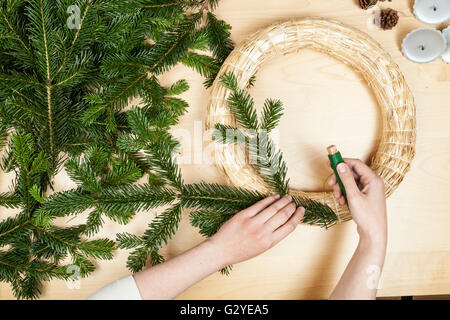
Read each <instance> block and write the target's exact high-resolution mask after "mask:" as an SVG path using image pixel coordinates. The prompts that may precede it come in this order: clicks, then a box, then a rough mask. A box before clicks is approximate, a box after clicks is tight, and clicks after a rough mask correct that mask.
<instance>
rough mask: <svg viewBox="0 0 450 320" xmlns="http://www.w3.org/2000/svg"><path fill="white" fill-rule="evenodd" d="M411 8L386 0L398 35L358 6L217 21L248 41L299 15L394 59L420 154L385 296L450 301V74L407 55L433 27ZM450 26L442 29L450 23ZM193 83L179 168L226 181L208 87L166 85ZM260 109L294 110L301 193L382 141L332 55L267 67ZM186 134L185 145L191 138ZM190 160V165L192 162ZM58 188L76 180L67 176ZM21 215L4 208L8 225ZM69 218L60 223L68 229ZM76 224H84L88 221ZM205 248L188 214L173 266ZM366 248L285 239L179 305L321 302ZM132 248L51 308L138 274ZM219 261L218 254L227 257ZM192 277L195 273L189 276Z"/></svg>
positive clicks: (290, 156) (293, 166)
mask: <svg viewBox="0 0 450 320" xmlns="http://www.w3.org/2000/svg"><path fill="white" fill-rule="evenodd" d="M412 2H413V1H408V0H396V1H393V2H387V1H386V2H379V6H380V7H381V8H384V7H391V8H394V9H397V10H399V12H400V21H399V24H398V26H397V27H396V28H395V29H394V30H392V31H383V30H380V29H378V28H377V27H375V26H374V25H373V24H372V19H373V18H372V15H373V13H370V12H366V11H363V10H361V9H360V8H359V6H358V5H357V3H358V1H357V0H344V1H343V0H328V1H313V0H282V1H273V0H246V1H242V0H222V1H221V4H220V6H219V8H218V9H217V10H216V13H217V15H218V16H219V17H220V18H222V19H225V20H226V21H227V22H228V23H230V24H231V25H232V27H233V31H232V36H233V39H234V40H235V41H236V42H237V43H238V42H239V41H241V40H242V39H244V38H245V37H246V36H248V35H249V34H250V33H253V32H254V31H256V30H258V29H260V28H262V27H265V26H267V25H269V24H272V23H273V22H275V21H282V20H285V19H289V18H292V17H307V16H320V17H328V18H332V19H336V20H338V21H341V22H343V23H345V24H347V25H350V26H353V27H356V28H358V29H360V30H362V31H365V32H367V33H368V34H370V35H371V36H372V37H373V38H374V39H376V40H377V41H378V42H379V43H381V45H382V46H383V47H384V48H385V49H386V50H387V51H388V52H389V53H390V54H391V55H392V57H393V59H394V60H395V61H396V62H397V63H398V64H399V66H400V68H401V70H402V71H403V73H404V75H405V77H406V79H407V81H408V83H409V85H410V87H411V89H412V91H413V93H414V95H415V99H416V107H417V155H416V158H415V159H414V162H413V163H412V168H411V171H410V172H409V173H408V174H407V176H406V178H405V179H404V181H403V182H402V184H401V185H400V187H399V188H398V189H397V190H396V191H395V193H394V194H393V195H392V196H391V197H390V198H389V199H388V201H387V203H388V216H389V244H388V252H387V257H386V263H385V267H384V271H383V276H382V280H381V284H380V289H379V291H378V295H379V296H399V295H434V294H449V293H450V232H449V230H450V65H448V64H445V63H444V62H442V61H441V60H437V61H434V62H432V63H429V64H424V65H418V64H414V63H412V62H409V61H408V60H406V59H405V58H404V57H403V56H402V54H401V50H400V44H401V41H402V39H403V37H404V36H405V35H406V34H407V33H409V32H410V31H411V30H413V29H415V28H418V27H424V26H426V25H424V24H422V23H421V22H419V21H418V20H417V19H416V18H415V17H414V16H413V13H412V9H411V6H412ZM448 24H449V23H448V22H447V24H444V25H441V26H438V27H439V28H440V29H442V27H445V26H448ZM181 78H184V79H186V80H187V81H188V82H189V84H190V86H191V89H190V90H189V91H188V92H187V93H186V94H185V96H184V97H185V99H186V100H187V101H188V102H189V104H190V110H189V112H188V114H187V115H185V116H184V117H183V118H182V121H181V122H180V124H179V125H178V127H176V128H175V129H174V134H175V135H177V136H179V137H180V139H181V141H182V146H183V158H182V160H183V161H182V162H183V163H182V164H181V169H182V173H183V176H184V179H185V181H186V182H189V183H192V182H200V181H201V180H204V181H207V182H219V183H224V182H225V181H224V179H223V178H222V177H221V175H220V173H219V172H218V171H217V170H216V168H215V167H214V165H213V164H212V163H211V161H210V160H208V159H204V158H208V157H207V156H206V155H204V154H206V152H204V149H205V147H206V145H207V141H202V136H201V134H200V133H201V131H202V128H204V119H205V111H206V102H207V97H208V92H207V91H206V90H205V89H204V88H203V87H202V82H203V79H202V78H201V77H200V76H198V75H197V74H196V73H194V72H193V71H191V70H189V69H187V68H185V67H183V66H177V67H175V68H174V69H173V70H172V71H171V72H170V73H168V74H166V75H164V77H163V78H161V81H162V83H163V84H167V85H168V84H171V83H172V82H174V81H175V80H178V79H181ZM251 93H252V94H253V95H254V97H255V100H256V103H257V104H258V105H261V104H262V103H263V101H264V99H265V98H267V97H272V98H279V99H281V100H282V101H283V102H284V105H285V109H286V111H285V116H284V118H283V120H282V122H281V126H280V130H279V137H280V147H281V150H282V151H283V152H284V154H285V157H286V160H287V163H288V167H289V176H290V178H291V181H292V186H293V187H295V188H301V189H303V190H307V191H311V190H323V189H322V188H323V182H324V179H325V178H326V177H327V176H328V175H329V174H330V170H329V169H327V167H326V166H325V163H326V150H325V147H326V146H327V145H329V144H336V145H338V146H339V148H340V149H341V151H342V153H343V155H344V156H347V157H359V158H362V159H364V160H368V159H369V157H370V155H371V153H373V152H374V151H376V146H377V144H378V141H379V136H380V133H381V122H380V115H379V111H378V106H377V103H376V101H375V98H374V96H373V94H372V92H371V90H370V89H369V88H368V86H367V85H366V83H365V82H364V80H363V79H362V77H361V75H359V74H358V73H356V72H354V71H353V70H352V69H350V68H349V67H348V66H346V65H344V64H342V63H340V62H339V61H337V60H335V59H333V58H330V57H328V56H326V55H324V54H321V53H317V52H313V51H309V50H304V51H302V52H300V53H298V54H294V55H289V56H284V57H278V58H275V59H273V60H272V61H270V62H267V63H266V64H265V65H263V66H262V67H261V70H260V71H259V72H258V74H257V81H256V85H255V87H254V88H253V89H252V90H251ZM183 137H184V138H183ZM189 158H190V159H189ZM10 179H11V177H10V176H8V175H5V174H4V173H0V181H1V182H0V191H6V190H8V183H9V180H10ZM57 185H58V186H59V187H58V188H59V190H62V189H68V188H70V187H71V186H73V183H72V182H70V181H68V180H67V178H66V176H65V175H64V174H63V173H62V174H60V175H59V176H58V177H57ZM13 213H14V212H12V211H8V210H3V211H2V212H1V217H2V218H4V217H5V216H6V215H8V214H13ZM155 214H157V212H143V213H140V214H139V215H138V216H137V217H136V218H135V219H134V220H133V221H132V222H131V223H130V224H129V225H128V226H126V227H123V226H118V225H117V224H115V223H107V224H106V226H105V228H104V229H103V231H102V233H101V234H100V235H99V236H107V237H110V238H112V239H114V237H115V236H114V235H115V233H117V232H122V231H130V232H136V233H142V232H143V230H145V227H146V224H148V222H149V221H150V220H151V219H152V218H153V217H154V216H155ZM64 222H65V221H62V223H64ZM75 222H78V223H82V222H83V216H81V217H79V218H77V220H76V221H75ZM201 241H202V237H201V236H200V235H199V234H198V232H197V230H195V229H194V228H193V227H191V226H190V225H189V219H188V213H187V212H186V213H185V214H184V215H183V220H182V223H181V226H180V228H179V230H178V232H177V233H176V235H175V237H174V238H173V239H172V240H171V241H170V242H169V245H168V246H167V247H166V248H164V249H163V250H162V251H163V253H164V254H165V255H166V257H168V258H170V257H173V256H175V255H178V254H180V253H181V252H183V251H185V250H187V249H188V248H191V247H192V246H194V245H196V244H198V243H199V242H201ZM356 244H357V233H356V228H355V224H354V223H353V222H352V221H350V222H347V223H344V224H341V225H338V226H335V227H333V228H331V229H330V230H327V231H325V230H321V229H319V228H315V227H309V226H299V227H298V228H297V230H296V231H295V232H294V233H293V234H291V235H290V236H289V237H288V238H287V239H286V240H284V241H283V242H281V243H280V244H279V245H278V246H276V247H275V248H273V249H271V250H270V251H268V252H266V253H264V254H263V255H261V256H259V257H257V258H255V259H252V260H251V261H247V262H245V263H241V264H239V265H236V266H235V267H234V271H233V272H232V273H231V275H230V276H228V277H226V276H222V275H220V274H218V273H217V274H214V275H212V276H210V277H208V278H207V279H205V280H203V281H202V282H200V283H198V284H197V285H195V286H194V287H192V288H190V289H189V290H187V291H186V292H184V293H183V294H182V295H180V296H179V298H180V299H305V298H306V299H317V298H319V299H323V298H327V297H328V295H329V294H330V292H331V291H332V289H333V287H334V286H335V284H336V283H337V281H338V279H339V277H340V275H341V273H342V272H343V270H344V268H345V266H346V264H347V262H348V260H349V259H350V257H351V255H352V253H353V251H354V249H355V247H356ZM127 253H128V252H127V251H117V252H116V255H115V258H114V260H112V261H102V262H98V263H97V266H98V268H97V270H96V271H95V272H94V273H93V274H92V276H90V277H89V278H87V279H82V280H81V282H80V287H79V288H78V289H69V288H68V287H67V285H66V283H65V282H63V281H60V280H54V281H52V282H51V283H46V285H45V288H44V291H43V294H42V296H41V298H43V299H84V298H86V297H88V296H89V295H90V294H92V293H93V292H95V291H96V290H98V289H99V288H101V287H102V286H104V285H106V284H107V283H109V282H112V281H114V280H116V279H118V278H120V277H122V276H125V275H127V274H128V273H129V272H128V271H127V269H126V266H125V262H126V258H127ZM218 254H220V253H218ZM185 272H189V271H188V270H187V271H185ZM0 297H1V298H2V299H5V298H6V299H8V298H13V296H12V293H11V290H10V288H9V285H5V284H0Z"/></svg>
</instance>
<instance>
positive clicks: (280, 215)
mask: <svg viewBox="0 0 450 320" xmlns="http://www.w3.org/2000/svg"><path fill="white" fill-rule="evenodd" d="M296 209H297V206H296V205H295V203H293V202H291V203H289V204H288V205H286V206H285V207H284V208H282V209H280V210H279V211H278V212H277V213H275V214H274V215H273V216H272V218H270V219H269V220H267V221H266V223H265V225H266V226H267V228H268V229H269V230H270V231H274V230H276V229H278V227H280V226H282V225H283V224H285V223H286V221H288V220H289V219H290V218H291V217H292V215H293V214H294V212H295V210H296Z"/></svg>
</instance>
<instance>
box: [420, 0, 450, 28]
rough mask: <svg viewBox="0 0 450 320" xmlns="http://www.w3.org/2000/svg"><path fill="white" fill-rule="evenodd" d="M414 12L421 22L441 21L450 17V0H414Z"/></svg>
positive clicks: (435, 22)
mask: <svg viewBox="0 0 450 320" xmlns="http://www.w3.org/2000/svg"><path fill="white" fill-rule="evenodd" d="M414 14H415V15H416V17H417V19H419V20H420V21H422V22H423V23H427V24H440V23H443V22H445V21H447V20H448V19H450V0H416V1H415V2H414Z"/></svg>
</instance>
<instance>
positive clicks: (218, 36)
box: [206, 12, 234, 64]
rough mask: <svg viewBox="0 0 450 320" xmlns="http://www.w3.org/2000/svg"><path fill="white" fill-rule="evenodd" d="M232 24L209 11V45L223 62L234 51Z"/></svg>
mask: <svg viewBox="0 0 450 320" xmlns="http://www.w3.org/2000/svg"><path fill="white" fill-rule="evenodd" d="M230 30H231V26H230V25H229V24H227V23H226V22H225V21H222V20H218V19H217V17H216V16H215V15H214V14H213V13H212V12H208V18H207V23H206V33H207V35H208V42H209V47H210V48H211V50H212V52H213V55H214V57H215V58H216V59H217V60H218V61H219V62H220V64H222V63H223V62H224V61H225V59H226V58H227V57H228V55H229V54H230V53H231V51H233V49H234V44H233V41H231V39H230V35H231V34H230Z"/></svg>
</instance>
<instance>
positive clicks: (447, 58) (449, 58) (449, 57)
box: [441, 27, 450, 63]
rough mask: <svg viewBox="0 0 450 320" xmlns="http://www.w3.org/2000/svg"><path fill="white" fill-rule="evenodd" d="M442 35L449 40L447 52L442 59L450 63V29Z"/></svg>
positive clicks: (443, 31)
mask: <svg viewBox="0 0 450 320" xmlns="http://www.w3.org/2000/svg"><path fill="white" fill-rule="evenodd" d="M442 34H443V35H444V38H445V39H447V50H445V52H444V53H443V54H442V57H441V58H442V60H444V61H445V62H447V63H450V27H447V28H446V29H444V30H442Z"/></svg>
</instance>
